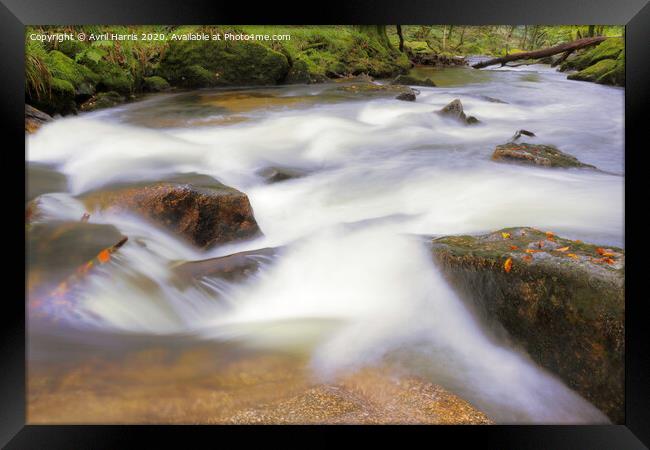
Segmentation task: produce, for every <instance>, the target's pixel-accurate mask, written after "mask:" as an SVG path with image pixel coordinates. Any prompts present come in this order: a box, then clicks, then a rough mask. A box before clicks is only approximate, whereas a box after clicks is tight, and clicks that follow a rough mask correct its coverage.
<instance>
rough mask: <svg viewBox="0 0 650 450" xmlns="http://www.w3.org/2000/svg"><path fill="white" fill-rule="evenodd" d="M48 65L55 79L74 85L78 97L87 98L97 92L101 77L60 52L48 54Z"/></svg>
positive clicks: (54, 51) (55, 51)
mask: <svg viewBox="0 0 650 450" xmlns="http://www.w3.org/2000/svg"><path fill="white" fill-rule="evenodd" d="M47 64H48V67H49V69H50V73H51V74H52V77H53V78H55V79H58V80H63V81H67V82H68V83H70V84H71V85H72V87H73V89H74V94H75V96H76V97H82V98H83V97H85V98H87V97H90V96H91V95H92V94H93V93H94V92H95V84H96V83H97V82H98V81H99V76H98V75H97V74H96V73H95V72H93V71H92V70H91V69H89V68H88V67H86V66H84V65H82V64H78V63H76V62H75V61H74V60H73V59H72V58H70V57H68V56H66V55H65V54H63V53H61V52H60V51H58V50H53V51H51V52H50V53H48V55H47Z"/></svg>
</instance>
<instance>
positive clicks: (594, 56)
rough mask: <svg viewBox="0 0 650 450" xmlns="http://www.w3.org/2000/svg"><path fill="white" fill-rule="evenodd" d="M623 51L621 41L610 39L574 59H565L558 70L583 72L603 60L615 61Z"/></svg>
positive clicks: (623, 47) (623, 46) (623, 45)
mask: <svg viewBox="0 0 650 450" xmlns="http://www.w3.org/2000/svg"><path fill="white" fill-rule="evenodd" d="M624 51H625V44H624V42H623V39H619V38H610V39H607V40H605V41H603V42H602V43H600V44H599V45H597V46H596V47H593V48H589V49H587V50H585V51H584V52H582V53H581V54H579V55H577V56H576V57H574V58H570V59H567V60H566V61H564V62H563V63H562V64H561V65H560V70H561V71H565V70H583V69H586V68H587V67H589V66H593V65H594V64H596V63H597V62H599V61H602V60H604V59H616V58H617V57H618V56H619V54H620V53H621V52H624Z"/></svg>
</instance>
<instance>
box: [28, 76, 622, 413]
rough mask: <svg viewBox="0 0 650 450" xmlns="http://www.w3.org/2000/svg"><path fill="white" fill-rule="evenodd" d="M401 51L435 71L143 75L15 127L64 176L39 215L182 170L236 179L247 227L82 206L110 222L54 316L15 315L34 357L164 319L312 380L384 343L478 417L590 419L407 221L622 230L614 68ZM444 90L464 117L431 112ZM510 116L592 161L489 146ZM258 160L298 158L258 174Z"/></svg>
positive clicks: (122, 339)
mask: <svg viewBox="0 0 650 450" xmlns="http://www.w3.org/2000/svg"><path fill="white" fill-rule="evenodd" d="M417 70H418V71H420V73H419V74H418V75H424V76H430V77H431V78H432V79H433V80H434V81H436V82H437V84H438V87H436V88H424V87H423V88H418V89H419V90H420V95H419V96H418V97H417V101H416V102H413V103H411V102H401V101H397V100H394V99H392V98H373V97H364V96H362V95H358V94H350V93H344V92H342V91H340V90H338V89H337V88H336V86H335V85H309V86H286V87H274V88H264V89H242V90H236V91H218V90H216V91H215V90H213V91H194V92H188V93H174V94H158V95H153V96H151V97H148V98H145V99H144V100H141V101H138V102H136V103H132V104H128V105H124V106H120V107H116V108H112V109H108V110H102V111H98V112H94V113H86V114H82V115H79V116H77V117H70V118H63V119H59V120H56V121H54V122H53V123H51V124H48V125H46V126H45V127H43V128H42V129H41V130H40V131H39V132H38V133H37V134H35V135H33V136H30V137H29V138H28V143H27V159H28V161H29V162H30V163H31V164H33V165H34V164H36V163H38V164H47V165H49V166H50V167H55V168H56V170H57V171H59V172H60V173H63V174H65V176H66V177H67V186H68V188H67V190H66V192H55V193H49V194H46V195H44V196H43V197H42V202H41V205H42V209H43V211H44V217H45V219H44V220H59V219H69V220H79V217H81V215H82V214H83V212H84V207H83V205H82V204H81V203H80V201H79V200H78V199H77V196H79V195H82V194H84V193H86V192H89V191H96V190H101V189H105V188H108V187H110V186H111V185H115V184H116V183H121V182H136V181H141V180H155V179H160V178H162V177H166V176H169V175H175V174H187V173H193V174H194V173H198V174H202V175H207V176H211V177H214V178H215V179H218V180H219V181H221V182H223V183H225V184H227V185H230V186H233V187H235V188H237V189H239V190H241V191H243V192H245V193H246V194H247V195H248V197H249V199H250V201H251V204H252V207H253V210H254V213H255V217H256V219H257V221H258V223H259V226H260V228H261V230H262V231H263V233H264V236H263V237H260V238H258V239H255V240H253V241H247V242H240V243H236V244H230V245H226V246H222V247H218V248H216V249H213V250H210V251H207V252H202V251H199V250H197V249H194V248H192V247H191V246H189V245H188V244H186V243H185V242H184V241H182V240H181V239H179V238H178V237H176V236H173V235H171V234H169V233H167V232H166V231H164V230H162V229H159V228H156V227H154V226H152V225H151V224H149V223H147V222H144V221H142V220H140V219H138V218H137V217H134V216H128V215H117V214H114V213H102V212H100V211H94V212H92V214H91V218H92V221H93V222H97V223H110V224H114V225H115V226H117V227H118V229H119V230H120V231H121V232H122V233H123V234H124V235H126V236H128V237H129V242H128V243H127V245H125V246H124V247H123V248H122V249H120V251H119V252H118V253H117V254H116V255H115V257H114V258H113V260H112V261H111V263H110V264H107V265H106V266H103V267H102V268H101V269H100V270H98V271H96V272H94V273H93V275H92V276H90V277H89V278H88V279H87V280H86V281H85V283H84V287H83V290H82V292H80V293H78V294H77V296H76V299H75V303H74V306H73V307H72V311H70V310H69V309H65V310H62V311H59V312H57V313H56V314H57V317H56V318H55V320H56V322H55V325H52V324H51V323H45V322H43V323H41V322H39V321H36V320H33V321H32V322H31V323H30V338H31V341H30V360H31V361H32V362H33V364H35V365H37V364H38V362H39V361H45V360H50V361H51V360H66V359H69V358H73V357H72V356H71V355H74V354H75V353H83V352H86V353H93V354H99V352H101V351H102V350H101V349H106V348H112V349H113V350H114V348H117V347H119V348H120V349H123V347H126V348H135V347H137V346H141V345H142V342H147V343H154V344H155V345H156V346H158V347H165V348H169V347H170V346H173V345H181V344H178V342H181V341H182V342H183V344H182V345H185V346H188V347H189V348H192V347H193V346H205V345H208V344H209V345H210V346H211V347H210V348H211V349H212V350H211V351H214V352H216V353H218V352H220V351H225V350H224V349H228V350H227V352H229V354H230V353H232V352H235V353H237V352H246V351H254V352H261V354H278V352H280V353H281V354H291V355H297V356H296V357H299V358H302V359H304V360H305V361H306V363H307V366H308V368H309V372H310V376H313V377H314V379H316V380H324V381H328V380H332V379H336V378H337V377H339V376H341V374H345V373H350V372H354V371H355V370H359V369H362V368H363V367H372V366H378V365H382V364H386V362H387V361H390V363H391V364H393V365H395V366H399V367H400V370H401V371H403V372H404V373H408V374H414V375H417V376H418V377H422V378H424V379H426V380H429V381H431V382H433V383H436V384H439V385H442V386H444V387H445V388H447V389H449V390H451V391H452V392H454V393H456V394H458V395H459V396H460V397H462V398H464V399H466V400H468V401H469V402H471V403H472V404H473V405H474V406H476V407H477V408H478V409H479V410H481V411H483V412H485V413H486V414H487V415H488V416H489V417H490V418H491V419H492V420H494V421H496V422H500V423H514V422H526V423H584V422H603V421H606V418H605V417H604V416H603V415H602V414H601V413H600V412H599V411H598V410H596V409H595V408H594V407H593V406H591V405H590V404H589V403H588V402H586V401H585V400H583V399H582V398H581V397H580V396H579V395H578V394H576V393H575V392H573V391H571V390H570V389H569V388H568V387H566V386H565V385H564V384H563V383H562V382H561V381H560V380H559V379H557V378H556V377H554V376H553V375H551V374H550V373H548V372H547V371H545V370H543V369H541V368H540V367H538V366H537V365H536V364H534V363H533V362H532V361H531V360H530V359H529V358H528V357H527V356H526V355H525V353H523V352H522V351H521V350H519V349H517V348H512V347H511V346H509V345H508V344H506V343H504V342H501V341H499V340H498V339H496V338H495V337H494V336H493V334H492V332H491V331H490V330H489V329H486V328H485V326H484V325H483V324H481V323H479V321H478V320H477V319H476V318H475V317H474V316H473V315H472V314H471V312H470V310H469V309H468V308H467V307H466V306H465V305H464V304H463V302H461V300H460V299H459V298H458V297H457V296H456V294H455V293H454V292H453V290H452V289H451V288H450V287H449V286H448V285H447V284H446V283H445V281H444V279H443V277H442V275H441V274H440V273H439V271H438V269H437V268H436V267H435V266H434V264H433V262H432V258H431V255H430V253H429V251H428V250H427V247H426V245H424V244H423V238H422V236H436V235H444V234H459V233H481V232H486V231H491V230H494V229H499V228H502V227H508V226H534V227H539V228H541V229H545V230H553V231H554V232H556V233H558V234H560V235H563V236H566V237H570V238H574V239H582V240H585V241H590V242H597V243H600V244H609V245H618V246H623V244H624V242H623V240H624V234H623V218H624V211H623V196H624V192H623V181H624V158H623V148H624V146H623V123H624V117H623V90H622V89H619V88H612V87H606V86H601V85H597V84H593V83H584V82H574V81H568V80H566V75H565V74H560V73H557V72H555V71H554V70H552V69H550V68H548V66H526V67H522V68H516V69H496V70H482V71H475V70H473V69H469V68H452V69H443V70H440V69H438V70H436V69H426V68H424V69H417ZM454 98H460V99H461V101H462V102H463V105H464V107H465V110H466V112H467V113H468V114H471V115H474V116H476V117H477V118H478V119H479V120H481V122H482V124H480V125H478V126H473V127H466V126H462V125H459V124H458V123H455V122H453V121H449V120H447V119H445V118H443V117H440V116H438V115H436V114H432V111H434V110H437V109H440V108H441V107H443V106H444V105H445V104H447V103H448V102H450V101H451V100H453V99H454ZM521 128H524V129H527V130H531V131H533V132H535V134H536V135H537V137H536V138H534V139H532V140H531V142H539V143H544V144H553V145H556V146H557V147H559V148H560V149H562V150H563V151H565V152H567V153H570V154H572V155H575V156H576V157H577V158H578V159H580V160H581V161H583V162H585V163H588V164H593V165H595V166H596V167H598V168H599V169H600V170H589V169H562V170H549V169H544V168H535V167H523V166H517V165H508V164H497V163H494V162H492V161H491V160H490V155H491V153H492V151H493V150H494V147H495V146H496V145H498V144H502V143H505V142H507V141H508V140H509V139H510V138H511V136H512V135H513V134H514V133H515V131H517V130H519V129H521ZM265 167H290V168H292V169H295V170H301V171H304V172H305V173H306V176H304V177H302V178H297V179H293V180H289V181H285V182H282V183H276V184H267V183H266V182H265V180H264V179H263V178H262V177H261V176H259V175H257V174H256V173H257V172H258V171H259V170H260V169H263V168H265ZM263 247H281V248H282V251H281V252H280V253H279V254H278V255H277V256H276V257H274V258H273V259H272V260H270V261H268V262H267V263H265V265H264V266H263V269H262V270H261V271H260V272H258V273H257V274H256V275H255V276H253V277H251V278H249V279H248V280H246V281H245V282H241V283H236V284H235V283H228V282H225V281H223V280H217V279H210V278H204V279H202V280H199V282H197V283H196V284H195V285H193V286H190V287H187V286H184V287H179V286H177V285H176V284H175V283H173V282H172V278H173V276H172V273H171V269H170V263H172V262H176V261H179V260H186V261H191V260H199V259H205V258H209V257H215V256H221V255H227V254H231V253H235V252H239V251H243V250H251V249H257V248H263ZM134 342H136V343H134ZM174 342H176V344H172V343H174ZM206 343H207V344H206ZM116 351H117V350H116ZM120 351H121V350H120Z"/></svg>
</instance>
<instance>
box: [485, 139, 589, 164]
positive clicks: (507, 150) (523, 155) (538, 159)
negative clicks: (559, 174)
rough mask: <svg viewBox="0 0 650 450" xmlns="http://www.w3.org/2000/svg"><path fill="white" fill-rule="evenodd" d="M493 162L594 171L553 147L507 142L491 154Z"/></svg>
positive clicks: (498, 146)
mask: <svg viewBox="0 0 650 450" xmlns="http://www.w3.org/2000/svg"><path fill="white" fill-rule="evenodd" d="M492 159H493V160H494V161H501V162H511V163H520V164H530V165H536V166H544V167H567V168H568V167H585V168H591V169H595V167H594V166H592V165H590V164H585V163H582V162H580V161H579V160H578V159H577V158H576V157H574V156H571V155H569V154H568V153H564V152H562V151H560V150H559V149H558V148H556V147H554V146H553V145H541V144H527V143H515V142H508V143H507V144H503V145H497V147H496V149H495V150H494V153H493V154H492Z"/></svg>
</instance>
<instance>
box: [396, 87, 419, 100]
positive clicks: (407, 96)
mask: <svg viewBox="0 0 650 450" xmlns="http://www.w3.org/2000/svg"><path fill="white" fill-rule="evenodd" d="M415 97H416V94H415V91H413V90H411V92H403V93H401V94H399V95H398V96H397V97H395V98H396V99H397V100H402V101H404V102H414V101H415Z"/></svg>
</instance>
